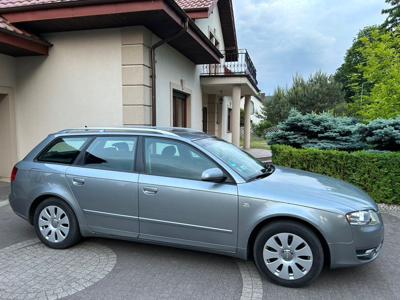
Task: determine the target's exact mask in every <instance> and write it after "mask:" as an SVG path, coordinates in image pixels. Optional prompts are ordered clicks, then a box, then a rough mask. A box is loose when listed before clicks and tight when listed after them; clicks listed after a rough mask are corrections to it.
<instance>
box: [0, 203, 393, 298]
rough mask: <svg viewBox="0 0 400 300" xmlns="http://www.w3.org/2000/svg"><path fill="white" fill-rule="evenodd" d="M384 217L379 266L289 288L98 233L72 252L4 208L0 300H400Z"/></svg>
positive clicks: (203, 258)
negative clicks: (52, 245) (42, 239)
mask: <svg viewBox="0 0 400 300" xmlns="http://www.w3.org/2000/svg"><path fill="white" fill-rule="evenodd" d="M384 222H385V226H386V227H385V245H384V248H383V250H382V253H381V256H380V257H379V258H378V259H377V260H376V261H375V262H374V263H371V264H368V265H365V266H361V267H357V268H351V269H339V270H333V271H332V270H324V271H323V273H322V274H321V277H320V278H319V279H318V280H317V281H315V282H314V283H313V284H312V285H311V286H309V287H306V288H302V289H288V288H283V287H280V286H276V285H274V284H271V283H270V282H268V281H267V280H266V279H265V278H264V277H262V276H260V275H259V274H258V272H257V271H256V269H255V268H254V265H253V263H252V262H242V261H239V260H237V259H234V258H230V257H225V256H222V255H214V254H208V253H201V252H195V251H187V250H180V249H174V248H169V247H162V246H155V245H146V244H140V243H134V242H125V241H117V240H108V239H97V238H91V239H86V240H85V241H84V242H83V243H81V244H79V245H77V246H75V247H73V248H71V249H68V250H62V251H60V250H51V249H47V248H45V247H44V246H43V245H42V244H40V243H39V242H38V240H37V239H36V238H35V234H34V230H33V228H32V227H31V226H30V225H29V224H27V223H26V222H25V221H23V220H22V219H20V218H19V217H17V216H15V215H14V213H13V212H12V211H11V208H10V206H9V205H5V206H3V207H0V299H12V298H13V297H14V298H15V295H16V294H17V291H18V292H19V294H18V296H19V297H21V298H23V297H22V294H21V293H26V295H34V294H35V293H38V294H39V296H40V297H42V298H43V299H58V298H63V299H81V298H85V299H242V300H247V299H274V298H277V297H279V298H282V299H322V298H323V299H354V298H360V299H399V295H400V288H399V286H400V285H399V280H400V260H399V254H398V253H399V250H400V249H399V247H400V231H399V230H398V228H399V226H400V218H399V216H398V215H396V214H395V213H391V214H386V213H384ZM7 247H11V248H7ZM10 249H11V250H10ZM13 249H14V250H13ZM19 267H21V268H22V269H23V270H22V271H18V268H19ZM4 270H8V272H12V273H13V274H14V276H9V275H7V274H8V272H7V271H4ZM43 274H46V275H47V276H44V275H43ZM4 278H7V279H4ZM79 280H80V281H79ZM73 283H75V285H74V284H73ZM13 293H15V294H13ZM13 295H14V296H13ZM35 295H36V294H35ZM64 296H65V297H64ZM32 297H33V296H32ZM25 298H28V296H27V297H25Z"/></svg>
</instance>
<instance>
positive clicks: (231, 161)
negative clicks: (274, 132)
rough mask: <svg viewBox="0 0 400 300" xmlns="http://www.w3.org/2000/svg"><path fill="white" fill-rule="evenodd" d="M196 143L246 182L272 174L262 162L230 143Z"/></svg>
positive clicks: (217, 140)
mask: <svg viewBox="0 0 400 300" xmlns="http://www.w3.org/2000/svg"><path fill="white" fill-rule="evenodd" d="M194 142H195V143H196V144H198V145H200V146H202V147H204V148H205V149H206V150H207V151H209V152H210V153H212V154H213V155H215V156H217V157H218V158H220V159H221V160H222V161H223V162H224V163H226V164H227V165H228V166H230V167H231V168H232V169H233V170H234V171H235V172H236V173H238V174H239V175H240V176H241V177H243V179H245V180H246V181H250V180H253V179H256V178H260V177H261V176H264V175H268V174H270V173H269V172H268V173H267V171H268V170H267V169H266V166H265V165H264V164H263V163H262V162H260V161H258V160H256V159H255V158H253V157H252V156H251V155H249V154H247V153H246V152H244V151H243V150H241V149H240V148H238V147H236V146H234V145H232V144H230V143H228V142H225V141H223V140H220V139H216V138H206V139H201V140H196V141H194Z"/></svg>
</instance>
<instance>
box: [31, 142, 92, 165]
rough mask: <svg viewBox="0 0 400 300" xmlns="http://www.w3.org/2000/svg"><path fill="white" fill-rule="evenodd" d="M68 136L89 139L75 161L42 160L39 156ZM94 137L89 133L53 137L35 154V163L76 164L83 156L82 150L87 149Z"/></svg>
mask: <svg viewBox="0 0 400 300" xmlns="http://www.w3.org/2000/svg"><path fill="white" fill-rule="evenodd" d="M68 138H86V139H87V141H86V142H85V143H84V144H83V146H82V149H81V150H80V152H79V154H78V155H77V157H75V159H74V161H73V162H71V163H62V162H54V161H45V160H40V159H39V157H40V156H42V155H43V154H44V153H46V152H48V151H49V150H50V149H51V148H52V147H53V146H54V145H56V144H58V143H59V142H60V141H61V140H62V139H68ZM92 140H93V138H92V137H91V136H89V135H64V136H58V137H55V138H54V139H52V140H51V141H50V142H49V143H48V144H47V145H46V146H45V147H44V148H43V149H42V150H40V151H39V153H38V154H37V155H36V156H35V158H34V159H33V161H34V162H35V163H41V164H54V165H62V166H73V165H75V164H76V162H77V161H78V158H79V157H80V156H81V154H82V152H84V151H86V149H87V146H88V145H90V144H91V143H92Z"/></svg>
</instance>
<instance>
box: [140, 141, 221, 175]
mask: <svg viewBox="0 0 400 300" xmlns="http://www.w3.org/2000/svg"><path fill="white" fill-rule="evenodd" d="M145 158H146V166H145V168H146V174H148V175H155V176H166V177H176V178H183V179H191V180H201V175H202V173H203V172H204V171H205V170H207V169H211V168H218V165H217V164H216V163H214V162H213V161H212V160H211V159H209V158H208V157H207V156H205V155H204V154H203V153H201V152H200V151H198V150H196V149H195V148H194V147H191V146H190V145H188V144H186V143H182V142H179V141H173V140H168V139H159V138H146V140H145Z"/></svg>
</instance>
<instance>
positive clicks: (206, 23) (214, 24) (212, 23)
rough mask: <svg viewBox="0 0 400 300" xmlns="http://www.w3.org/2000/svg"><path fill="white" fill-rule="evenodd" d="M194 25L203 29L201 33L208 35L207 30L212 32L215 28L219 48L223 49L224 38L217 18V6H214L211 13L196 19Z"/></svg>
mask: <svg viewBox="0 0 400 300" xmlns="http://www.w3.org/2000/svg"><path fill="white" fill-rule="evenodd" d="M196 25H197V26H198V27H199V28H200V29H201V31H203V33H204V34H205V35H206V36H207V37H209V31H210V30H211V32H213V33H214V29H215V37H216V38H217V39H218V42H219V43H220V44H219V49H220V50H224V49H225V45H224V38H223V34H222V27H221V20H220V18H219V11H218V7H217V6H215V7H214V9H213V11H212V12H211V14H210V15H209V16H208V18H206V19H198V20H196Z"/></svg>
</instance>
